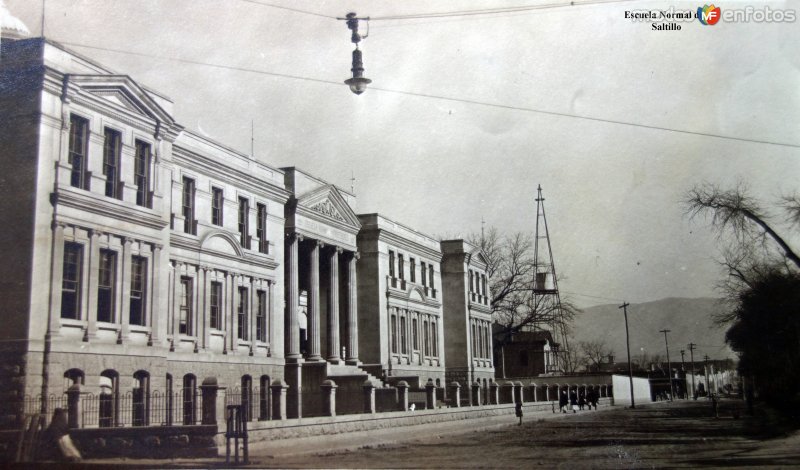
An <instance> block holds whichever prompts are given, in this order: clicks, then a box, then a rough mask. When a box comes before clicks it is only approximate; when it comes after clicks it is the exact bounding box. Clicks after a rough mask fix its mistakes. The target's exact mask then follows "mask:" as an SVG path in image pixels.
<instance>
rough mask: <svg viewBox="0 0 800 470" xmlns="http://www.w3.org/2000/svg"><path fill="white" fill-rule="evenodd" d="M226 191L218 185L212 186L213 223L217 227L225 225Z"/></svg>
mask: <svg viewBox="0 0 800 470" xmlns="http://www.w3.org/2000/svg"><path fill="white" fill-rule="evenodd" d="M224 207H225V192H224V190H223V189H222V188H219V187H217V186H212V187H211V224H212V225H216V226H217V227H222V226H223V225H224V214H225V210H224Z"/></svg>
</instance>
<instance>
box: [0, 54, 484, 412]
mask: <svg viewBox="0 0 800 470" xmlns="http://www.w3.org/2000/svg"><path fill="white" fill-rule="evenodd" d="M1 53H2V57H0V109H2V114H1V115H0V142H1V143H2V145H1V146H0V158H2V161H3V164H4V168H5V171H4V172H3V173H2V175H0V188H2V191H3V196H4V197H3V198H2V202H0V206H1V207H2V214H3V216H2V221H3V224H4V228H3V230H2V231H0V234H1V235H0V247H1V248H2V249H3V251H4V253H5V254H6V261H5V262H4V263H2V265H0V275H2V279H3V282H2V285H0V291H1V292H2V295H3V299H4V313H5V314H4V328H3V329H2V331H0V340H2V342H0V349H2V354H3V356H4V360H3V367H2V369H0V376H2V381H3V383H4V384H6V385H7V386H6V387H4V388H3V389H2V390H1V391H0V395H2V396H0V398H2V402H3V405H2V407H3V408H4V410H3V415H4V416H5V418H6V422H7V423H10V422H13V421H15V420H17V419H18V418H19V414H20V410H19V409H18V403H19V402H20V401H21V398H22V397H36V396H42V397H50V396H53V397H56V399H57V398H58V397H60V396H62V395H63V393H64V391H65V390H66V389H67V388H68V387H70V386H71V385H73V384H79V385H81V386H82V389H83V391H85V392H88V393H90V394H99V395H101V396H103V397H106V398H104V400H105V402H101V408H102V403H112V404H113V406H112V405H109V406H112V408H113V409H117V407H118V406H119V405H118V404H119V403H120V400H125V399H127V398H130V399H132V400H133V401H134V403H140V404H142V400H146V401H147V402H146V403H144V404H143V405H142V406H143V408H142V409H145V410H152V412H143V414H140V415H137V413H135V412H134V413H133V414H132V415H131V414H127V415H125V416H122V415H121V414H119V413H117V412H113V411H112V412H110V413H111V414H110V415H108V413H109V412H107V411H106V412H104V411H103V410H102V409H101V410H99V411H97V414H98V415H99V418H98V419H99V420H100V421H101V423H103V421H102V420H103V419H106V421H105V425H125V424H147V423H151V424H160V423H156V422H155V421H156V420H161V421H162V422H163V421H164V420H166V421H167V422H170V421H172V420H173V419H174V420H180V419H183V420H184V422H192V421H194V420H196V419H197V418H196V415H197V408H198V405H197V396H196V390H197V387H198V386H199V385H200V384H201V383H202V382H203V381H204V380H206V379H209V378H213V379H215V380H216V382H217V383H218V384H219V385H221V386H223V387H226V389H227V390H226V400H229V401H230V400H240V401H241V402H242V403H249V404H250V405H251V408H252V415H251V417H252V418H253V419H255V418H256V417H258V418H259V419H270V417H271V414H270V413H271V411H272V407H271V406H270V399H271V395H270V393H269V388H270V386H272V387H273V388H275V387H277V388H278V389H279V390H280V389H282V388H284V387H285V389H286V404H287V405H288V406H287V410H286V411H287V416H288V417H300V416H309V415H319V414H321V413H323V412H324V409H323V408H324V405H323V403H322V395H321V392H320V389H321V387H324V386H326V384H328V385H330V383H331V382H330V381H332V382H335V383H336V384H337V385H338V388H339V391H338V396H339V397H342V399H341V401H340V402H339V405H338V410H337V411H339V412H340V413H355V412H360V411H363V406H362V401H361V400H362V388H363V387H364V386H365V384H372V386H374V387H376V388H379V389H388V390H391V389H392V386H393V385H396V384H397V383H398V382H399V381H401V380H402V381H406V382H407V383H408V384H409V385H410V387H411V388H412V389H422V387H424V386H425V384H427V383H428V381H429V380H430V381H431V382H433V383H435V384H438V385H442V386H443V384H442V382H443V381H444V380H445V378H447V381H448V382H449V381H453V380H458V381H461V382H464V383H462V385H466V383H467V382H470V383H471V382H474V381H476V380H483V381H484V382H485V379H487V378H490V377H492V376H493V368H492V363H491V360H490V359H489V358H490V352H491V350H492V345H491V335H490V329H489V322H490V310H489V307H488V298H489V293H488V292H487V289H486V277H485V262H484V261H482V256H481V254H480V252H479V250H477V249H476V248H475V247H474V246H471V245H469V244H467V243H466V242H463V241H448V242H442V243H439V242H438V241H437V240H435V239H433V238H431V237H429V236H426V235H423V234H420V233H418V232H416V231H414V230H412V229H409V228H408V227H405V226H404V225H402V224H399V223H397V222H394V221H391V220H389V219H387V218H385V217H383V216H381V215H377V214H364V215H357V214H356V213H355V211H354V207H355V197H354V195H353V194H350V193H348V192H347V191H345V190H343V189H341V188H338V187H336V186H334V185H332V184H329V183H327V182H325V181H323V180H322V179H320V178H318V177H316V176H313V175H311V174H309V173H307V172H304V171H301V170H299V169H297V168H275V167H271V166H269V165H267V164H265V163H263V162H261V161H259V160H257V159H255V158H254V157H253V156H251V155H245V154H242V153H240V152H237V151H235V150H233V149H231V148H228V147H226V146H224V145H222V144H220V143H218V142H214V141H212V140H210V139H208V138H205V137H202V136H200V135H197V134H194V133H192V132H190V131H188V130H186V129H184V128H183V127H182V126H181V125H180V124H179V123H177V122H175V119H174V118H173V109H172V108H173V103H172V101H171V100H170V99H169V98H168V97H166V96H163V95H162V94H160V93H158V92H156V91H154V90H150V89H148V88H146V87H144V86H142V85H141V84H138V83H137V82H136V81H134V80H133V79H131V78H130V77H129V76H127V75H121V74H118V73H116V72H113V71H111V70H109V69H107V68H106V67H104V66H102V65H101V64H98V63H96V62H95V61H92V60H90V59H87V58H85V57H83V56H81V55H79V54H76V53H74V52H72V51H70V50H68V49H66V48H64V47H63V46H61V45H59V44H57V43H54V42H51V41H47V40H43V39H40V38H33V39H20V40H6V39H4V40H3V41H2V49H1ZM484 385H485V384H484ZM173 394H178V395H177V396H178V398H177V399H179V400H181V401H182V403H183V405H181V406H178V405H177V404H173V403H172V401H171V400H172V398H171V397H173ZM181 394H182V395H181ZM387 396H388V395H387ZM143 397H145V398H143ZM158 397H161V399H162V400H163V401H164V403H156V402H155V401H153V402H152V403H151V402H150V401H149V400H157V399H158ZM165 397H170V398H165ZM348 397H356V398H357V399H356V398H353V400H348V399H347V398H348ZM45 401H46V400H45ZM254 404H257V406H255V405H254ZM159 407H161V408H162V409H169V410H173V409H174V410H175V415H176V416H174V417H173V416H170V417H168V418H164V417H163V413H161V414H160V415H158V417H156V409H157V408H159ZM43 408H44V406H43ZM134 408H135V407H134ZM256 409H257V410H256ZM103 413H106V416H105V417H104V415H103ZM170 413H171V411H170ZM281 417H283V416H281Z"/></svg>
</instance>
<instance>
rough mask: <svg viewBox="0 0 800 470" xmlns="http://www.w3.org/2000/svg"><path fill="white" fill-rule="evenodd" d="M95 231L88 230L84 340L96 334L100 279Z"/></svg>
mask: <svg viewBox="0 0 800 470" xmlns="http://www.w3.org/2000/svg"><path fill="white" fill-rule="evenodd" d="M101 235H102V234H101V233H100V232H97V231H92V230H90V231H89V263H88V264H87V266H88V268H87V272H88V274H89V275H88V278H89V286H88V289H87V292H88V296H87V297H88V298H87V302H86V306H87V309H86V315H87V318H88V320H89V322H88V326H87V328H86V336H85V337H84V340H86V341H89V340H92V339H93V338H95V337H96V336H97V287H98V283H99V281H100V236H101Z"/></svg>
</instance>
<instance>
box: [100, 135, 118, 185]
mask: <svg viewBox="0 0 800 470" xmlns="http://www.w3.org/2000/svg"><path fill="white" fill-rule="evenodd" d="M121 153H122V136H121V135H120V133H119V132H117V131H115V130H113V129H109V128H106V129H105V141H104V143H103V175H105V177H106V196H108V197H113V198H116V199H120V198H121V192H120V190H119V189H120V188H119V186H120V185H119V159H120V155H121Z"/></svg>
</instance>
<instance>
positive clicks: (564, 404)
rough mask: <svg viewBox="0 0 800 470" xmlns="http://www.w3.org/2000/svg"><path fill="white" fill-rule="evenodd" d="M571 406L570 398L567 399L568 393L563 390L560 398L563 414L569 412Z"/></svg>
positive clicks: (559, 403) (559, 402)
mask: <svg viewBox="0 0 800 470" xmlns="http://www.w3.org/2000/svg"><path fill="white" fill-rule="evenodd" d="M568 405H569V398H567V391H566V390H561V395H560V396H559V397H558V406H559V408H561V412H562V413H566V412H567V406H568Z"/></svg>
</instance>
